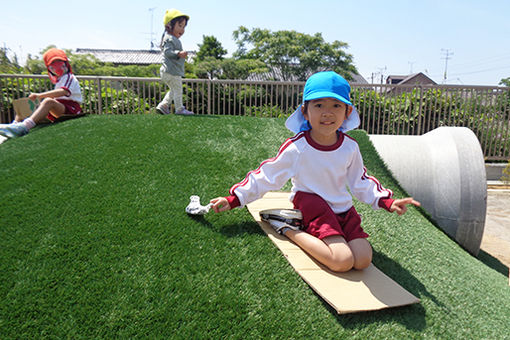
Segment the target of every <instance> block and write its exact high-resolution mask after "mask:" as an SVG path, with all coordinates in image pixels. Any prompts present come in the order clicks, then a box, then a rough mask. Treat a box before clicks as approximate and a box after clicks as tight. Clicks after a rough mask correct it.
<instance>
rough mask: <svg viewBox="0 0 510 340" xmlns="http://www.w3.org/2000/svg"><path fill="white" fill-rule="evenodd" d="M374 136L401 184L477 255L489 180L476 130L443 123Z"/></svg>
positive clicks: (462, 244) (379, 150)
mask: <svg viewBox="0 0 510 340" xmlns="http://www.w3.org/2000/svg"><path fill="white" fill-rule="evenodd" d="M369 137H370V140H371V141H372V143H373V144H374V146H375V149H376V150H377V152H378V153H379V155H380V157H381V158H382V160H383V161H384V163H386V166H387V167H388V169H389V170H390V171H391V172H392V173H393V175H394V177H395V179H396V180H397V181H399V183H400V185H401V186H402V188H404V189H405V190H406V191H407V192H408V193H409V195H411V196H413V197H414V198H415V199H417V200H418V201H420V202H421V204H422V207H423V208H424V209H425V210H426V211H427V212H428V213H429V214H430V215H431V217H432V218H433V219H434V220H435V221H436V223H437V224H438V225H439V226H440V227H441V228H442V229H443V230H444V231H445V232H446V233H447V234H448V235H450V236H451V237H452V238H453V239H455V240H456V241H457V243H459V244H460V245H461V246H462V247H464V248H465V249H466V250H467V251H469V252H470V253H471V254H473V255H475V256H476V255H478V252H479V250H480V244H481V242H482V236H483V229H484V226H485V214H486V211H487V181H486V170H485V162H484V158H483V153H482V149H481V147H480V143H479V141H478V139H477V138H476V136H475V134H474V133H473V132H472V131H471V130H469V129H468V128H464V127H440V128H437V129H435V130H433V131H430V132H428V133H426V134H424V135H422V136H391V135H370V136H369Z"/></svg>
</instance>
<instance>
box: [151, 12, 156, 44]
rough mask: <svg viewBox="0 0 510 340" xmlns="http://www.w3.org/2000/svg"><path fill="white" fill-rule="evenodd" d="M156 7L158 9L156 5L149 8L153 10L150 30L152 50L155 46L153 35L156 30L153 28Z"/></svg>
mask: <svg viewBox="0 0 510 340" xmlns="http://www.w3.org/2000/svg"><path fill="white" fill-rule="evenodd" d="M155 9H156V7H152V8H149V12H151V31H150V32H151V46H150V48H151V50H152V49H153V48H154V38H153V36H154V30H153V27H154V25H153V21H154V10H155Z"/></svg>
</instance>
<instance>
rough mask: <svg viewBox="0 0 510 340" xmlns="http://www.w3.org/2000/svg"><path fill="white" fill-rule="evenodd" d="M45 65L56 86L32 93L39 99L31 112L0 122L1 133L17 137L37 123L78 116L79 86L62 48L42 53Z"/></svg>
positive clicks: (34, 97) (79, 110) (24, 133)
mask: <svg viewBox="0 0 510 340" xmlns="http://www.w3.org/2000/svg"><path fill="white" fill-rule="evenodd" d="M43 60H44V64H45V65H46V68H47V69H48V75H49V77H50V80H51V82H52V83H53V84H55V89H53V90H51V91H46V92H41V93H31V94H30V95H29V96H28V98H30V99H31V100H33V101H35V100H42V102H41V104H40V105H39V106H38V107H37V109H36V110H35V111H34V112H33V113H32V115H31V116H30V117H28V118H26V119H25V120H23V121H21V117H19V116H18V115H16V117H15V119H14V122H13V123H11V124H0V135H2V136H5V137H8V138H16V137H20V136H23V135H26V134H27V133H28V132H29V131H30V129H31V128H33V127H34V126H36V125H37V124H41V123H47V122H48V121H49V122H55V121H56V120H57V119H58V118H63V117H66V116H70V117H74V116H78V115H81V113H82V111H81V106H80V104H81V102H82V96H81V89H80V84H79V83H78V80H77V79H76V77H75V76H74V74H73V73H72V69H71V65H70V64H69V60H68V59H67V55H66V53H65V52H64V51H62V50H59V49H56V48H51V49H49V50H48V51H46V52H45V53H44V54H43Z"/></svg>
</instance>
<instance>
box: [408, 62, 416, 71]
mask: <svg viewBox="0 0 510 340" xmlns="http://www.w3.org/2000/svg"><path fill="white" fill-rule="evenodd" d="M407 63H408V64H409V74H413V64H414V63H415V61H408V62H407Z"/></svg>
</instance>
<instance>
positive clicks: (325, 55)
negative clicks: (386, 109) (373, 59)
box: [233, 26, 358, 80]
mask: <svg viewBox="0 0 510 340" xmlns="http://www.w3.org/2000/svg"><path fill="white" fill-rule="evenodd" d="M233 38H234V40H235V42H236V44H237V47H238V49H237V51H236V52H235V53H234V57H235V58H238V59H258V60H261V61H262V62H264V63H265V64H266V65H268V66H269V67H270V68H271V70H272V71H273V72H274V78H275V79H277V78H282V80H295V79H297V80H306V78H308V77H309V76H310V75H311V74H313V73H315V72H318V71H324V70H333V71H335V72H337V73H339V74H341V75H342V76H344V77H345V78H346V79H348V80H350V79H352V76H351V75H352V74H357V73H358V72H357V70H356V67H355V66H354V64H353V58H352V55H351V54H348V53H346V52H345V51H344V50H345V49H347V48H348V45H347V43H345V42H341V41H338V40H335V41H333V42H332V43H327V42H325V41H324V39H323V38H322V35H321V34H320V33H316V34H314V35H308V34H304V33H299V32H296V31H277V32H271V31H270V30H267V29H260V28H254V29H252V30H251V31H250V30H249V29H247V28H246V27H244V26H241V27H239V29H238V30H236V31H234V32H233ZM250 47H251V48H250Z"/></svg>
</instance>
